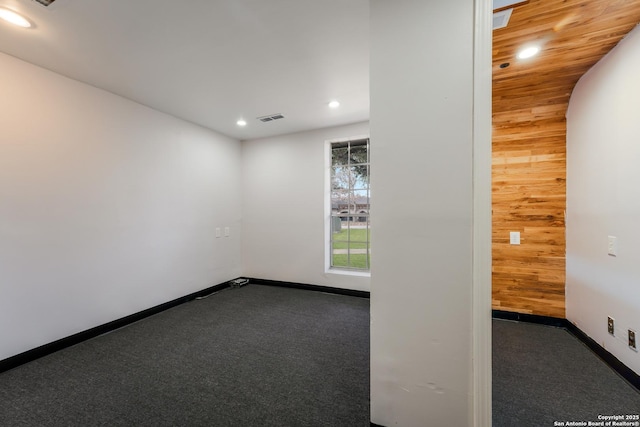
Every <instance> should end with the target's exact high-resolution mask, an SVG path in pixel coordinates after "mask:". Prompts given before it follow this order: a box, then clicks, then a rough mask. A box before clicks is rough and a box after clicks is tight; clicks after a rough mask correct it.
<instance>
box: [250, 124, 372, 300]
mask: <svg viewBox="0 0 640 427" xmlns="http://www.w3.org/2000/svg"><path fill="white" fill-rule="evenodd" d="M368 135H369V124H368V123H359V124H355V125H348V126H338V127H333V128H326V129H319V130H315V131H309V132H301V133H296V134H291V135H284V136H277V137H272V138H264V139H257V140H251V141H243V142H242V168H243V178H244V180H243V187H242V200H243V204H242V229H243V239H242V256H243V266H244V272H243V275H244V276H247V277H255V278H260V279H269V280H281V281H288V282H298V283H307V284H312V285H322V286H330V287H338V288H345V289H355V290H364V291H369V281H370V279H369V277H365V276H354V275H344V274H336V273H327V272H326V269H325V237H326V234H325V223H326V219H327V218H325V197H326V195H325V191H326V190H327V189H326V187H325V184H326V172H327V167H328V165H327V164H326V163H325V156H326V141H327V140H333V139H339V138H349V137H355V136H368ZM371 150H372V151H375V148H374V147H372V148H371ZM374 173H375V172H374ZM372 203H375V202H372Z"/></svg>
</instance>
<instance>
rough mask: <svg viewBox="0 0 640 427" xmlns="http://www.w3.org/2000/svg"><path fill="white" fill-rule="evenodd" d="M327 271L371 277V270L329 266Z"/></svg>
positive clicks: (328, 272)
mask: <svg viewBox="0 0 640 427" xmlns="http://www.w3.org/2000/svg"><path fill="white" fill-rule="evenodd" d="M326 273H327V274H339V275H341V276H357V277H371V271H358V270H346V269H340V268H329V269H328V270H327V271H326Z"/></svg>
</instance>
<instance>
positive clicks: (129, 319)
mask: <svg viewBox="0 0 640 427" xmlns="http://www.w3.org/2000/svg"><path fill="white" fill-rule="evenodd" d="M228 287H229V282H225V283H221V284H218V285H214V286H211V287H209V288H206V289H203V290H201V291H198V292H194V293H192V294H189V295H186V296H184V297H180V298H176V299H174V300H172V301H169V302H166V303H164V304H160V305H157V306H155V307H151V308H148V309H146V310H143V311H140V312H138V313H134V314H131V315H129V316H126V317H123V318H121V319H117V320H114V321H112V322H109V323H105V324H103V325H100V326H96V327H95V328H91V329H87V330H86V331H82V332H78V333H77V334H73V335H70V336H68V337H65V338H61V339H59V340H57V341H53V342H51V343H49V344H44V345H41V346H40V347H36V348H34V349H32V350H28V351H25V352H24V353H20V354H17V355H15V356H12V357H9V358H8V359H4V360H0V373H1V372H5V371H8V370H9V369H13V368H15V367H17V366H20V365H23V364H25V363H28V362H31V361H33V360H35V359H38V358H40V357H43V356H46V355H48V354H51V353H54V352H56V351H58V350H62V349H64V348H67V347H71V346H72V345H75V344H79V343H81V342H82V341H86V340H88V339H91V338H95V337H97V336H98V335H102V334H105V333H107V332H111V331H114V330H116V329H119V328H122V327H123V326H127V325H129V324H131V323H134V322H137V321H139V320H142V319H144V318H145V317H149V316H153V315H154V314H158V313H160V312H162V311H164V310H168V309H170V308H172V307H175V306H177V305H180V304H184V303H185V302H189V301H192V300H194V299H196V298H199V297H203V296H206V295H209V294H211V293H213V292H218V291H221V290H223V289H225V288H228Z"/></svg>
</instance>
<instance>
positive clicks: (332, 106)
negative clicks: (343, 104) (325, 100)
mask: <svg viewBox="0 0 640 427" xmlns="http://www.w3.org/2000/svg"><path fill="white" fill-rule="evenodd" d="M339 106H340V103H339V102H338V101H331V102H330V103H329V108H338V107H339Z"/></svg>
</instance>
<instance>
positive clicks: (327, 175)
mask: <svg viewBox="0 0 640 427" xmlns="http://www.w3.org/2000/svg"><path fill="white" fill-rule="evenodd" d="M362 139H369V140H370V139H371V136H370V135H369V134H366V135H364V134H361V135H356V136H351V137H348V138H334V139H326V140H325V141H324V272H325V274H336V275H343V276H361V277H371V269H369V270H367V271H357V270H349V269H340V268H333V267H331V219H330V217H331V172H330V170H331V144H333V143H336V142H347V141H360V140H362ZM369 149H371V141H369ZM369 155H371V154H369ZM369 164H371V161H369Z"/></svg>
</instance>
